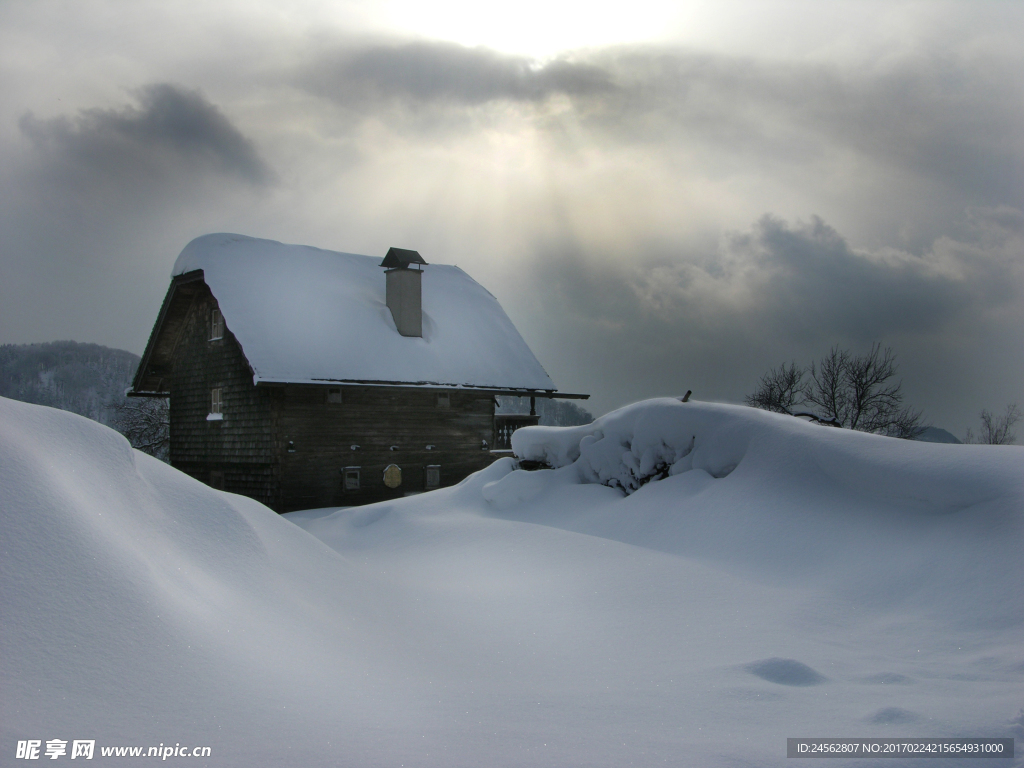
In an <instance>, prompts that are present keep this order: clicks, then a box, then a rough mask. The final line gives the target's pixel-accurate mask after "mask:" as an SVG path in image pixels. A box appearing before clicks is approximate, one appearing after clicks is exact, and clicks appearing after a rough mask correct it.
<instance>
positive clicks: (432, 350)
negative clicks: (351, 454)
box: [172, 234, 555, 390]
mask: <svg viewBox="0 0 1024 768" xmlns="http://www.w3.org/2000/svg"><path fill="white" fill-rule="evenodd" d="M381 258H383V257H381ZM381 258H374V257H371V256H359V255H356V254H352V253H338V252H335V251H325V250H320V249H319V248H311V247H309V246H304V245H285V244H283V243H279V242H276V241H274V240H260V239H257V238H252V237H245V236H244V235H233V234H213V235H204V236H203V237H198V238H196V239H195V240H193V241H192V242H190V243H189V244H188V245H187V246H185V249H184V250H183V251H182V252H181V255H180V256H178V259H177V261H176V262H175V263H174V269H173V271H172V276H175V275H181V274H185V273H186V272H191V271H194V270H197V269H201V270H203V277H204V280H205V281H206V284H207V285H208V286H209V287H210V289H211V290H212V292H213V295H214V296H215V297H216V299H217V302H218V304H219V305H220V309H221V312H222V313H223V315H224V319H225V323H226V324H227V327H228V328H229V329H230V330H231V332H232V333H234V335H235V338H237V339H238V342H239V344H241V346H242V351H243V352H244V353H245V356H246V359H248V361H249V363H250V365H251V366H252V368H253V371H254V381H256V382H259V381H266V382H295V383H303V382H322V381H374V382H400V383H406V384H434V385H444V386H456V387H463V386H464V387H499V388H513V389H542V390H553V389H555V385H554V383H553V382H552V381H551V378H550V377H549V376H548V375H547V373H546V372H545V371H544V369H543V368H542V367H541V365H540V363H539V362H537V359H536V358H535V357H534V356H533V353H532V352H531V351H530V349H529V347H527V345H526V342H525V341H523V338H522V336H520V335H519V332H518V331H517V330H516V328H515V326H514V325H512V321H511V320H509V318H508V316H507V315H506V314H505V312H504V310H503V309H502V308H501V305H500V304H498V300H497V299H496V298H494V296H492V295H491V294H490V293H489V292H488V291H487V290H485V289H484V288H483V287H482V286H481V285H480V284H479V283H477V282H476V281H474V280H473V279H472V278H471V277H469V275H467V274H466V273H465V272H463V271H462V270H461V269H459V268H458V267H455V266H449V265H446V264H428V265H427V266H426V267H424V268H423V277H422V285H423V298H422V305H423V336H422V337H407V336H402V335H401V334H399V333H398V329H397V328H396V327H395V322H394V319H393V318H392V316H391V311H390V310H389V309H388V308H387V305H386V304H385V278H384V270H383V269H381V267H380V262H381Z"/></svg>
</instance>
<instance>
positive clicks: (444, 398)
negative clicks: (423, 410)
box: [437, 392, 452, 408]
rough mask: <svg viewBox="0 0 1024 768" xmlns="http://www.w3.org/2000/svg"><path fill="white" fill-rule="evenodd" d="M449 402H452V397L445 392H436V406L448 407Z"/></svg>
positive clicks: (449, 405)
mask: <svg viewBox="0 0 1024 768" xmlns="http://www.w3.org/2000/svg"><path fill="white" fill-rule="evenodd" d="M451 404H452V399H451V397H450V396H449V395H448V393H447V392H438V393H437V407H438V408H450V407H451Z"/></svg>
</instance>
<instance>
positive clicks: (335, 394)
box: [327, 387, 341, 404]
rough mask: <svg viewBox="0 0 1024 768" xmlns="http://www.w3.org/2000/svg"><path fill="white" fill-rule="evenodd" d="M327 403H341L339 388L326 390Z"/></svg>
mask: <svg viewBox="0 0 1024 768" xmlns="http://www.w3.org/2000/svg"><path fill="white" fill-rule="evenodd" d="M327 402H328V403H339V404H340V403H341V387H331V388H330V389H328V390H327Z"/></svg>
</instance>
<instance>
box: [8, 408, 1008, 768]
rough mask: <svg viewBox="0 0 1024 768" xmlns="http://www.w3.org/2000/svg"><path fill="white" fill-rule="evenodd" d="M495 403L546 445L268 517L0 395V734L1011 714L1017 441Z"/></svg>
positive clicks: (284, 747)
mask: <svg viewBox="0 0 1024 768" xmlns="http://www.w3.org/2000/svg"><path fill="white" fill-rule="evenodd" d="M521 433H522V434H521V436H520V437H518V438H517V441H516V442H517V447H518V448H519V450H520V451H521V454H520V455H521V456H522V455H528V456H531V457H533V458H534V460H538V461H539V460H545V461H547V462H548V463H549V464H552V465H557V467H558V468H556V469H553V470H545V471H533V472H527V471H524V470H519V469H516V463H515V461H514V460H513V459H511V458H506V459H501V460H499V461H496V462H495V463H494V464H492V465H491V466H490V467H488V468H487V469H485V470H483V471H481V472H478V473H476V474H474V475H472V476H470V477H469V478H467V479H466V480H465V481H464V482H463V483H461V484H460V485H458V486H455V487H452V488H445V489H442V490H438V491H433V492H431V493H425V494H421V495H419V496H414V497H408V498H405V499H398V500H394V501H390V502H387V503H382V504H376V505H370V506H366V507H360V508H352V509H337V510H335V509H330V510H319V511H313V510H309V511H305V512H300V513H294V514H292V515H288V516H285V517H282V516H278V515H276V514H274V513H273V512H271V511H270V510H269V509H267V508H265V507H263V506H262V505H260V504H257V503H256V502H254V501H251V500H249V499H245V498H242V497H239V496H233V495H231V494H226V493H222V492H218V491H214V490H212V489H210V488H208V487H206V486H204V485H202V484H200V483H198V482H196V481H194V480H192V479H191V478H188V477H186V476H184V475H182V474H181V473H179V472H177V471H176V470H174V469H172V468H170V467H168V466H166V465H164V464H161V463H160V462H158V461H156V460H155V459H152V458H150V457H148V456H145V455H143V454H140V453H137V452H135V451H132V450H131V449H130V447H129V446H128V444H127V442H126V441H125V440H124V439H123V438H121V437H120V436H119V435H117V434H115V433H114V432H112V431H111V430H108V429H106V428H105V427H102V426H100V425H98V424H95V423H93V422H90V421H88V420H86V419H83V418H81V417H78V416H75V415H73V414H69V413H65V412H61V411H55V410H52V409H48V408H41V407H39V406H32V405H28V404H24V403H17V402H13V401H10V400H4V399H2V398H0V531H2V538H0V542H2V547H3V557H2V558H0V597H2V599H0V612H2V614H0V690H2V691H3V696H2V697H0V750H2V751H0V754H4V755H7V756H8V762H9V761H10V759H11V758H10V755H12V754H13V750H14V749H15V745H16V742H17V741H19V740H25V739H81V738H85V739H93V738H94V739H96V741H97V750H99V748H100V747H102V746H111V745H152V746H155V745H157V744H168V743H171V744H173V743H181V744H183V745H184V744H190V745H207V746H210V747H212V758H211V759H209V760H207V761H202V764H209V765H214V766H221V765H227V766H235V765H237V766H251V765H304V766H305V765H308V766H333V765H338V764H345V765H402V764H405V765H418V766H444V767H445V768H452V767H459V766H467V767H468V766H478V765H493V766H512V765H515V766H533V765H537V766H541V765H593V766H618V765H628V764H631V763H632V764H638V763H642V764H680V763H683V764H693V765H706V766H712V768H715V767H719V766H720V767H722V768H724V767H725V766H735V765H759V766H761V765H764V766H778V767H779V768H782V766H785V765H786V763H787V760H786V757H785V738H786V737H787V736H797V735H802V734H806V733H815V734H819V735H831V736H845V735H856V736H865V737H868V736H891V735H907V734H906V732H905V731H903V732H899V733H897V731H898V729H901V728H902V729H905V728H907V727H913V728H914V729H915V730H917V729H922V731H918V733H921V732H923V731H926V732H927V734H928V735H936V736H963V735H968V736H999V737H1006V736H1011V735H1018V736H1019V735H1020V734H1021V733H1022V731H1021V722H1022V717H1021V715H1020V702H1021V697H1022V694H1024V652H1022V650H1021V649H1022V648H1024V561H1022V558H1021V557H1020V550H1021V543H1022V541H1024V535H1022V528H1024V525H1022V520H1024V487H1022V484H1024V450H1022V449H1019V448H1012V447H1011V448H987V447H984V446H960V445H933V444H926V443H914V442H909V441H898V440H891V439H888V438H876V437H872V436H870V435H859V434H856V433H850V432H843V431H840V430H833V429H827V428H822V427H814V426H810V425H806V424H802V423H800V422H798V421H797V420H796V419H792V418H791V417H780V416H774V415H772V414H765V413H761V412H757V411H751V410H749V409H745V408H740V407H731V406H722V405H712V404H705V403H686V404H682V403H679V402H676V401H669V400H656V401H649V402H646V403H640V404H637V405H635V406H630V407H629V408H626V409H623V410H622V411H619V412H617V413H614V414H609V415H608V416H606V417H604V418H602V419H600V420H599V421H598V422H597V423H596V424H594V425H590V426H588V427H581V428H566V429H561V430H557V429H531V430H521ZM516 435H520V432H517V433H516ZM730 468H731V471H728V470H730ZM666 470H667V471H666ZM659 477H660V479H657V478H659ZM645 478H646V480H645ZM96 760H97V763H98V764H104V763H110V764H120V760H118V759H116V758H110V759H109V760H103V759H102V757H101V756H98V757H97V758H96ZM890 762H891V763H892V764H893V765H896V766H900V765H911V764H912V763H911V761H910V760H907V761H903V762H902V763H901V761H899V760H895V759H894V760H891V761H890ZM913 762H914V763H916V762H917V761H913ZM5 764H6V763H5ZM844 764H845V765H853V763H852V762H849V761H847V762H846V763H843V762H842V761H840V762H839V763H837V765H844Z"/></svg>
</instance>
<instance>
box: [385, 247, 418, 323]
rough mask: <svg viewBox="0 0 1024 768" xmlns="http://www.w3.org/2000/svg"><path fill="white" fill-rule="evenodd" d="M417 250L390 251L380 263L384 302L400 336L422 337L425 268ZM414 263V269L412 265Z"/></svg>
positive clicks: (395, 249)
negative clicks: (384, 285)
mask: <svg viewBox="0 0 1024 768" xmlns="http://www.w3.org/2000/svg"><path fill="white" fill-rule="evenodd" d="M426 263H427V262H425V261H424V260H423V257H421V256H420V255H419V254H418V253H416V251H409V250H406V249H405V248H389V249H388V255H387V256H385V257H384V261H382V262H381V263H380V265H381V266H382V267H384V269H385V270H386V272H385V275H386V276H387V277H386V278H385V279H386V280H387V287H386V302H387V305H388V309H390V310H391V316H392V317H393V318H394V319H395V325H396V326H397V327H398V332H399V333H400V334H402V335H403V336H422V335H423V298H422V297H423V286H422V282H421V281H422V279H423V268H422V267H421V266H420V265H426ZM413 264H416V265H417V266H416V268H415V269H413V268H412V265H413Z"/></svg>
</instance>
